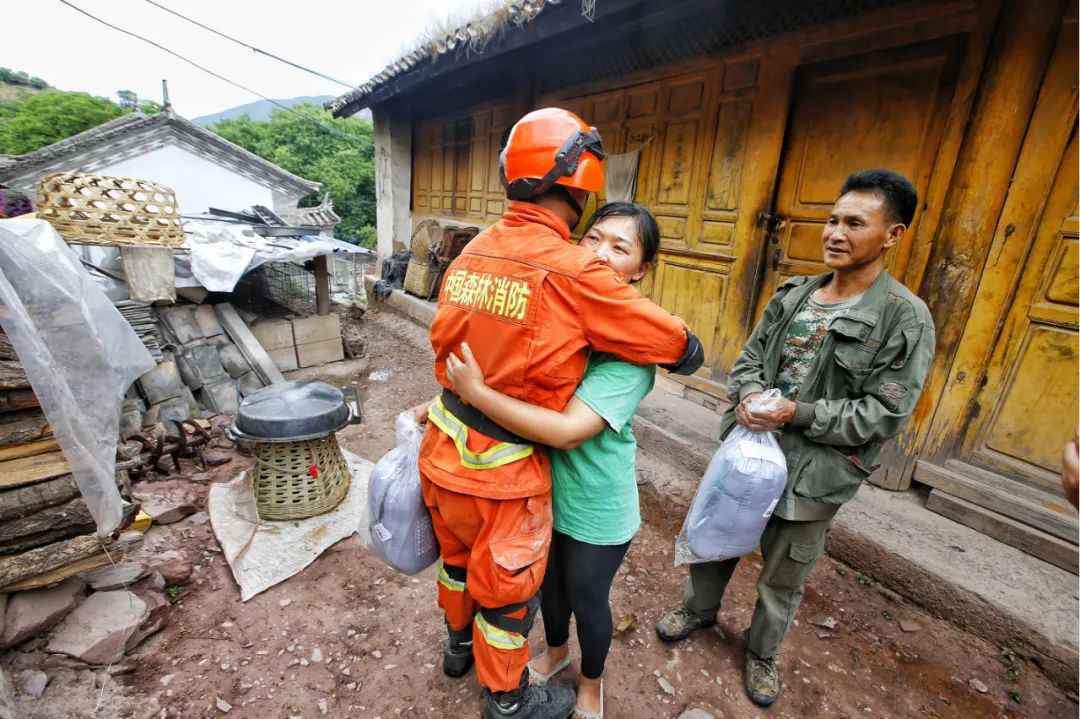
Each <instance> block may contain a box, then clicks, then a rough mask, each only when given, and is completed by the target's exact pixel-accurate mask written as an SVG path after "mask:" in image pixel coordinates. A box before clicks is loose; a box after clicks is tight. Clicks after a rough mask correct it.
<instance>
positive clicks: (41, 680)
mask: <svg viewBox="0 0 1080 719" xmlns="http://www.w3.org/2000/svg"><path fill="white" fill-rule="evenodd" d="M48 685H49V675H48V674H46V673H45V672H42V671H38V670H37V669H27V670H26V671H24V672H21V673H20V674H19V688H20V689H21V690H22V693H23V694H29V695H30V696H32V697H33V698H34V699H40V698H41V695H42V694H44V693H45V687H47V686H48Z"/></svg>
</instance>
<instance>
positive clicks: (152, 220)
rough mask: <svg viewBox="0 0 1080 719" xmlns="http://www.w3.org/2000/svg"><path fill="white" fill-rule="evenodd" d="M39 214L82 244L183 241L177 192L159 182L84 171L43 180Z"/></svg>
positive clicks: (56, 174)
mask: <svg viewBox="0 0 1080 719" xmlns="http://www.w3.org/2000/svg"><path fill="white" fill-rule="evenodd" d="M37 216H38V217H39V218H40V219H43V220H47V221H48V222H49V223H50V224H51V225H52V226H53V227H54V228H56V231H57V232H59V233H60V235H61V236H62V237H63V238H64V239H65V240H66V241H68V242H71V243H73V244H80V245H124V246H145V247H180V246H181V245H182V244H183V242H184V231H183V229H181V227H180V211H179V209H178V208H177V205H176V194H175V193H174V192H173V191H172V190H171V189H169V188H168V187H165V186H164V185H159V184H157V183H156V182H150V181H149V180H138V179H135V178H132V177H107V176H105V175H91V174H87V173H81V172H54V173H52V174H49V175H46V176H45V177H44V178H43V179H42V180H41V186H40V187H39V188H38V201H37Z"/></svg>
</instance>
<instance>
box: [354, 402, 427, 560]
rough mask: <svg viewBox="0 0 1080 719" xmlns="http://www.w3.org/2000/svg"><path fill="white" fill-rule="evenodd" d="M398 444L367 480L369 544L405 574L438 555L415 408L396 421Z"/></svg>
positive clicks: (383, 558) (421, 435)
mask: <svg viewBox="0 0 1080 719" xmlns="http://www.w3.org/2000/svg"><path fill="white" fill-rule="evenodd" d="M394 432H395V434H396V435H397V446H396V447H394V448H393V449H392V450H390V451H389V452H387V453H386V454H384V455H383V456H382V459H380V460H379V461H378V463H377V464H376V465H375V469H373V470H372V471H371V480H370V481H369V483H368V517H369V521H370V526H369V531H370V538H367V539H368V541H369V542H370V545H371V548H372V549H373V550H374V551H375V552H376V553H377V554H378V555H379V556H380V557H382V560H383V561H384V562H386V563H387V564H389V565H390V566H391V567H393V568H394V569H396V570H398V571H399V572H403V573H405V574H416V573H417V572H421V571H423V570H424V569H427V568H428V567H429V566H431V564H432V563H433V562H434V561H435V560H436V559H438V558H439V545H438V543H437V542H436V541H435V530H434V529H432V526H431V514H430V512H428V508H427V506H426V505H425V504H424V496H423V493H422V492H421V490H420V465H419V456H420V440H421V439H422V438H423V436H424V430H423V428H422V427H420V425H419V424H417V423H416V420H415V419H413V416H412V413H411V412H402V413H401V414H399V415H398V416H397V419H396V420H394Z"/></svg>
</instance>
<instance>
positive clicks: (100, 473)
mask: <svg viewBox="0 0 1080 719" xmlns="http://www.w3.org/2000/svg"><path fill="white" fill-rule="evenodd" d="M0 325H2V326H3V328H4V331H5V332H6V333H7V335H8V337H9V338H10V340H11V344H12V346H13V347H14V348H15V352H16V353H18V355H19V360H20V362H21V363H22V366H23V369H24V370H25V371H26V376H27V378H28V379H29V380H30V384H31V385H32V386H33V388H34V393H35V394H36V395H37V398H38V402H39V403H40V404H41V408H42V409H43V410H44V411H45V417H46V419H48V421H49V425H50V426H51V427H52V431H53V435H54V436H55V437H56V441H57V442H58V443H59V445H60V448H61V449H62V450H63V452H64V457H65V458H66V459H67V461H68V464H69V465H70V466H71V471H72V474H73V475H74V477H75V481H76V482H77V483H78V485H79V490H80V491H81V492H82V495H83V498H84V499H85V500H86V505H87V507H88V508H89V509H90V514H91V515H92V516H93V517H94V521H95V522H96V523H97V528H98V534H100V535H102V536H104V535H107V534H110V533H111V532H113V531H114V530H116V529H117V528H118V527H119V524H120V520H121V515H122V510H121V499H120V494H119V492H118V491H117V489H116V475H115V473H116V441H117V435H118V433H119V423H120V407H121V404H122V402H123V399H124V393H125V392H126V391H127V389H128V387H130V386H131V383H132V382H134V381H135V379H136V378H137V377H139V375H141V374H143V373H144V372H147V371H149V370H151V369H153V368H154V360H153V359H152V358H151V357H150V353H149V352H148V351H147V349H146V347H145V346H143V343H142V342H141V341H140V340H139V338H138V336H137V335H136V334H135V331H134V330H133V329H131V325H129V324H128V323H127V321H126V320H125V319H124V318H123V317H122V316H121V315H120V313H119V312H118V311H117V309H116V308H115V307H114V306H113V304H112V302H111V301H109V299H108V297H106V296H105V293H104V292H102V290H101V287H100V286H99V285H98V284H97V282H95V281H94V279H93V278H92V277H91V276H90V274H89V273H88V272H87V270H86V268H85V267H84V266H83V264H82V262H81V261H80V257H79V255H78V254H77V253H76V252H75V251H74V250H72V249H71V248H70V247H68V246H67V244H66V243H65V242H64V241H63V240H62V239H61V238H60V235H58V234H57V233H56V231H55V230H54V229H53V228H52V226H51V225H50V224H49V223H48V222H45V221H44V220H0Z"/></svg>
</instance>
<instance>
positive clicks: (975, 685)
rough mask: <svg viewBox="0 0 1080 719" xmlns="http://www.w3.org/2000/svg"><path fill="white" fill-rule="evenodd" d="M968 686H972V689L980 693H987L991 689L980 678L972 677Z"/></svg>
mask: <svg viewBox="0 0 1080 719" xmlns="http://www.w3.org/2000/svg"><path fill="white" fill-rule="evenodd" d="M968 686H969V687H971V688H972V689H974V690H975V691H977V692H979V693H980V694H986V693H987V692H988V691H990V687H988V686H986V684H984V683H983V682H982V681H980V680H979V679H971V680H969V681H968Z"/></svg>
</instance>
